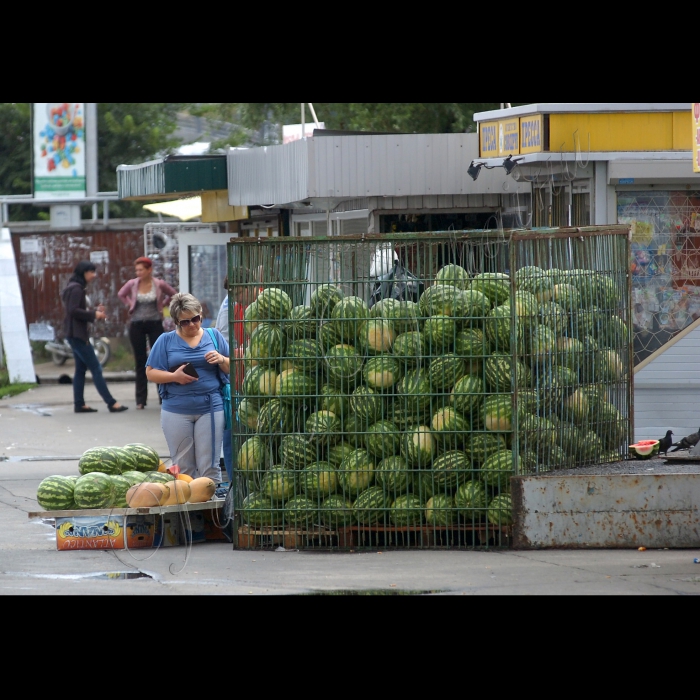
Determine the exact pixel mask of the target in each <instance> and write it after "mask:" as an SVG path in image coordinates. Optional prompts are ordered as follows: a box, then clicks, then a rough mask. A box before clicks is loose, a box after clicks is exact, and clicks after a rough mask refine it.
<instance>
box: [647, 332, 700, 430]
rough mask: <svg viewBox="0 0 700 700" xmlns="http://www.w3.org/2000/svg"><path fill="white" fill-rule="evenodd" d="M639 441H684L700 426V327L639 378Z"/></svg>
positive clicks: (648, 367) (658, 359) (650, 365)
mask: <svg viewBox="0 0 700 700" xmlns="http://www.w3.org/2000/svg"><path fill="white" fill-rule="evenodd" d="M634 418H635V432H636V435H635V438H636V439H637V440H659V439H660V438H662V437H663V436H664V435H665V434H666V431H667V430H673V432H674V433H675V435H676V438H677V439H678V440H680V439H681V438H683V437H685V436H686V435H690V434H692V433H694V432H696V431H697V429H698V427H700V328H698V329H696V330H694V331H693V332H692V333H689V334H688V335H687V336H686V337H685V338H683V339H682V340H681V341H679V342H678V343H676V344H675V345H674V346H673V347H671V348H669V349H668V350H667V351H666V352H665V353H664V354H663V355H661V356H660V357H658V358H657V359H656V360H654V361H653V362H652V363H651V364H649V365H648V366H647V367H645V368H644V369H643V370H642V371H641V372H639V373H638V374H637V375H636V376H635V389H634Z"/></svg>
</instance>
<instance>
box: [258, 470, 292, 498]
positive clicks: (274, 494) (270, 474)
mask: <svg viewBox="0 0 700 700" xmlns="http://www.w3.org/2000/svg"><path fill="white" fill-rule="evenodd" d="M296 489H297V472H295V471H294V470H293V469H285V468H284V467H282V466H281V465H275V466H274V467H271V468H270V469H269V470H268V471H267V472H265V476H264V478H263V481H262V493H263V494H264V495H265V496H266V497H267V498H269V499H270V500H271V501H273V502H275V503H279V502H284V501H287V500H288V499H290V498H291V497H292V496H294V495H295V493H296Z"/></svg>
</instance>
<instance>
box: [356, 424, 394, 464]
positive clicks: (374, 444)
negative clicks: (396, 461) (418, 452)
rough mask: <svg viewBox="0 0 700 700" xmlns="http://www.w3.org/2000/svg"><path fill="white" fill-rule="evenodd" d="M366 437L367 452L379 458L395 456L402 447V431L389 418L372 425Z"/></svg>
mask: <svg viewBox="0 0 700 700" xmlns="http://www.w3.org/2000/svg"><path fill="white" fill-rule="evenodd" d="M364 437H365V446H366V447H367V452H369V453H370V454H371V455H372V456H373V457H378V458H379V459H386V458H387V457H393V456H394V455H396V454H398V453H399V450H400V448H401V431H400V430H399V429H398V428H397V427H396V425H394V423H392V422H391V421H388V420H382V421H378V422H377V423H375V424H374V425H371V426H370V427H369V428H368V429H367V433H366V434H365V436H364Z"/></svg>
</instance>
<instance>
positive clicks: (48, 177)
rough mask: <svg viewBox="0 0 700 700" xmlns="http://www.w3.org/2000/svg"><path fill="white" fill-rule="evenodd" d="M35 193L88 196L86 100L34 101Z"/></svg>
mask: <svg viewBox="0 0 700 700" xmlns="http://www.w3.org/2000/svg"><path fill="white" fill-rule="evenodd" d="M32 107H33V112H32V119H33V137H34V138H33V143H34V197H35V198H36V199H81V198H83V197H85V194H86V189H85V183H86V179H85V103H84V102H34V103H33V105H32Z"/></svg>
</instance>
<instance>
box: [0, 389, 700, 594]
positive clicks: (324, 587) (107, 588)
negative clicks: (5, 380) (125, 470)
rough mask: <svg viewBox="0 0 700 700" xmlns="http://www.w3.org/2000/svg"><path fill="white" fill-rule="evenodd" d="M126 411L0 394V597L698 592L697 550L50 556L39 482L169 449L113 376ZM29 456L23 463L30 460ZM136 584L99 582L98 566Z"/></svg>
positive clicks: (52, 548) (97, 403) (46, 396)
mask: <svg viewBox="0 0 700 700" xmlns="http://www.w3.org/2000/svg"><path fill="white" fill-rule="evenodd" d="M110 388H111V390H112V391H113V393H114V395H115V397H116V398H117V399H118V400H119V401H121V402H123V403H124V404H125V405H127V406H129V407H130V409H131V410H129V411H127V412H126V413H121V414H110V413H109V412H108V411H107V409H106V407H105V405H104V404H103V403H102V402H101V400H100V399H99V397H98V395H97V392H95V390H94V387H93V386H92V385H91V384H90V385H88V387H87V393H86V399H87V400H88V402H89V403H90V404H91V405H93V406H94V407H96V408H99V409H100V411H99V413H95V414H87V415H78V414H75V413H73V396H72V389H71V387H70V386H62V385H52V386H43V385H42V386H40V387H39V388H38V389H35V390H33V391H31V392H28V393H26V394H23V395H21V396H18V397H14V398H13V399H5V400H0V460H4V461H0V594H13V595H23V594H26V595H34V594H47V593H48V594H50V593H54V594H65V595H88V594H100V595H103V594H104V595H109V594H143V595H179V594H183V593H190V594H195V593H196V594H205V595H209V594H240V595H272V594H280V595H297V594H306V593H310V592H335V593H338V592H342V591H347V590H354V591H358V590H363V591H371V590H381V591H385V592H387V593H397V592H400V591H416V592H442V593H444V594H446V595H689V594H691V595H693V594H698V593H700V565H695V564H694V563H693V560H694V559H696V558H700V551H698V552H692V551H649V552H644V553H641V552H637V551H592V552H589V551H586V552H577V551H548V552H514V551H506V552H442V551H439V552H430V551H412V552H382V553H379V552H371V553H357V554H329V553H300V552H248V551H245V552H234V551H233V549H232V547H231V545H229V544H226V543H221V544H219V543H207V544H202V545H196V546H194V547H193V548H191V551H189V552H188V550H187V549H186V548H183V547H179V548H174V549H161V550H158V551H156V550H141V551H136V552H134V553H131V554H130V553H127V552H118V553H116V552H103V551H102V552H100V551H98V552H94V551H88V552H57V551H56V540H55V531H54V530H53V528H52V527H50V526H49V525H47V524H44V523H42V522H40V521H29V519H28V517H27V513H29V512H32V511H37V510H40V509H39V508H38V505H37V503H36V500H35V495H36V489H37V486H38V485H39V483H40V482H41V480H42V479H44V478H45V477H47V476H49V475H51V474H65V475H70V474H77V460H78V457H79V456H80V455H81V454H82V453H83V452H84V450H86V449H87V448H89V447H94V446H97V445H124V444H126V443H129V442H144V443H147V444H150V445H152V446H153V447H154V448H156V449H157V450H158V451H159V452H160V454H162V455H165V454H167V449H166V444H165V438H164V437H163V434H162V432H161V429H160V407H159V405H158V402H157V399H155V392H152V394H151V396H152V397H153V398H152V399H151V405H149V407H148V408H147V409H146V410H145V411H136V410H134V385H133V383H115V384H113V385H112V386H111V387H110ZM27 460H29V461H27ZM124 571H131V572H132V573H137V572H139V571H140V572H143V573H144V574H147V575H148V576H149V578H143V579H140V580H131V581H130V580H96V579H93V578H91V576H92V575H95V574H101V573H107V572H124Z"/></svg>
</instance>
